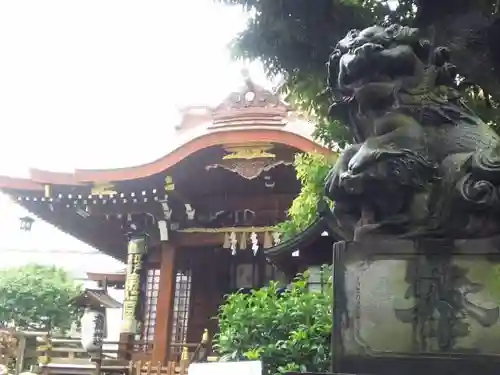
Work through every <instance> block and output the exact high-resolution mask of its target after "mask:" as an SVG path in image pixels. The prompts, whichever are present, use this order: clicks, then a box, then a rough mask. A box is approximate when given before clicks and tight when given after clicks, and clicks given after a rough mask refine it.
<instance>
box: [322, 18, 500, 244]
mask: <svg viewBox="0 0 500 375" xmlns="http://www.w3.org/2000/svg"><path fill="white" fill-rule="evenodd" d="M327 65H328V85H329V89H330V92H331V93H332V96H333V99H334V103H333V105H332V106H331V108H330V114H331V116H333V117H335V118H337V119H338V118H341V119H343V121H344V123H346V124H347V125H348V126H349V128H350V130H351V131H352V134H353V135H354V138H355V139H356V143H355V144H353V145H350V146H349V147H347V148H346V149H345V150H344V152H343V153H342V155H341V157H339V158H338V160H337V163H336V164H335V165H334V166H333V168H332V169H331V171H330V173H329V175H328V177H327V179H326V182H325V193H326V196H328V197H329V198H331V199H332V200H333V201H334V202H335V207H334V214H335V216H336V217H337V220H338V222H339V225H340V226H341V227H343V229H345V230H348V231H350V232H351V233H352V234H353V237H354V238H356V239H359V238H362V237H363V236H366V235H375V234H378V233H380V234H385V235H387V234H393V235H397V236H406V237H411V236H417V235H418V236H422V235H424V236H436V237H440V236H443V237H444V236H446V237H450V236H451V237H455V238H470V237H483V236H489V235H492V234H496V233H498V232H500V215H499V214H500V199H499V189H500V137H499V136H498V135H497V134H496V133H495V132H494V131H493V130H492V129H491V128H490V126H489V125H487V124H486V123H485V122H483V121H482V120H481V119H480V118H479V117H478V116H477V115H476V114H475V113H474V112H473V111H472V110H471V109H470V108H468V107H467V106H466V104H465V103H464V101H463V100H462V98H461V96H460V94H459V92H458V90H457V71H456V68H455V66H454V65H453V63H452V62H451V58H450V53H449V51H448V50H447V49H446V48H444V47H438V48H433V47H432V46H431V45H430V43H429V42H428V41H426V40H422V39H421V38H420V37H419V32H418V30H417V29H413V28H409V27H404V26H400V25H391V26H389V27H382V26H372V27H369V28H367V29H364V30H361V31H358V30H352V31H350V32H349V33H348V34H347V35H346V36H345V37H344V38H343V39H342V40H341V41H339V42H338V44H337V46H336V48H335V50H334V51H333V53H332V54H331V55H330V59H329V62H328V64H327Z"/></svg>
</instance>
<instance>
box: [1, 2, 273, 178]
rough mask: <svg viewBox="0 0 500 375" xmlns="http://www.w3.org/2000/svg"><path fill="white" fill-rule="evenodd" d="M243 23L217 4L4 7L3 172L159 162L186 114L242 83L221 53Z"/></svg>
mask: <svg viewBox="0 0 500 375" xmlns="http://www.w3.org/2000/svg"><path fill="white" fill-rule="evenodd" d="M245 22H246V15H245V14H243V13H242V11H241V9H240V8H239V7H224V6H222V5H219V4H216V3H214V2H213V1H212V0H175V1H174V0H148V1H139V0H135V1H127V0H105V1H102V0H85V1H80V0H79V1H76V0H43V1H40V0H33V1H26V0H16V1H0V53H1V57H0V124H1V126H2V130H3V131H4V133H3V140H4V142H2V147H1V148H0V160H4V162H2V163H1V164H0V174H10V175H12V174H14V175H19V176H22V175H24V174H25V173H26V170H27V169H28V168H29V167H38V168H45V169H51V170H63V171H71V170H73V169H74V168H108V167H120V166H129V165H134V164H138V163H144V162H149V161H151V160H153V159H155V158H158V157H161V156H163V155H164V150H165V148H166V147H165V145H166V144H167V143H168V142H169V139H170V135H171V134H172V132H173V127H174V125H175V124H176V123H177V122H178V121H179V118H178V113H177V111H178V108H179V106H184V105H188V104H201V103H203V104H205V103H206V104H215V103H217V101H218V100H220V99H222V97H223V96H224V94H226V93H228V91H229V90H231V89H233V88H235V87H236V86H237V85H238V84H240V83H241V75H240V72H241V64H238V63H235V62H231V60H230V56H229V51H228V49H227V48H226V47H227V44H228V43H229V41H230V40H231V39H232V38H233V37H234V36H235V35H236V34H237V33H238V32H239V31H241V30H242V29H243V28H244V25H245ZM251 71H252V76H253V78H254V79H255V80H256V81H258V82H259V83H263V82H262V81H265V78H263V77H264V75H263V72H262V69H260V66H259V65H258V64H254V65H253V66H252V69H251ZM7 140H8V141H7Z"/></svg>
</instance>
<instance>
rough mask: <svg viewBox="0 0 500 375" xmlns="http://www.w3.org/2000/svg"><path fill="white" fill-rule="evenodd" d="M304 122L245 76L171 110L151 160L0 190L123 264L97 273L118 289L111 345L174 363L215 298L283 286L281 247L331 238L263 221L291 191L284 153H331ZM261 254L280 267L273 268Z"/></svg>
mask: <svg viewBox="0 0 500 375" xmlns="http://www.w3.org/2000/svg"><path fill="white" fill-rule="evenodd" d="M313 129H314V125H313V124H312V123H310V122H308V121H307V120H306V119H304V118H302V117H301V116H299V115H298V114H296V113H294V112H293V111H292V110H291V109H290V107H289V106H288V105H287V104H286V103H285V102H283V101H282V100H281V99H280V98H279V96H277V95H275V94H273V93H272V92H270V91H268V90H265V89H263V88H261V87H258V86H257V85H255V84H254V83H253V82H251V81H250V80H247V81H246V83H245V85H244V87H242V89H241V90H239V91H236V92H233V93H231V94H230V95H229V96H228V97H227V98H226V99H225V100H224V101H223V102H222V103H221V104H220V105H218V106H216V107H215V108H209V107H201V106H197V107H190V108H186V109H185V110H183V113H182V121H181V122H180V124H179V125H178V126H177V127H176V128H175V134H174V136H173V137H172V139H171V141H170V142H169V143H168V146H167V149H166V150H165V152H164V154H165V156H163V157H162V158H160V159H158V160H155V161H152V162H150V163H148V164H144V165H139V166H132V167H124V168H119V169H108V170H85V169H78V170H75V171H74V172H72V173H59V172H51V171H45V170H38V169H32V170H30V176H29V178H27V179H21V178H12V177H6V176H5V177H0V189H1V190H2V191H3V192H4V193H6V194H8V195H9V196H10V197H11V198H12V199H14V200H15V201H17V202H18V203H19V204H21V205H22V206H23V207H25V208H26V209H28V210H29V211H30V212H31V213H32V214H33V215H35V216H37V217H39V218H41V219H43V220H46V221H48V222H49V223H51V224H53V225H55V226H56V227H58V228H59V229H61V230H62V231H64V232H66V233H69V234H71V235H73V236H74V237H76V238H78V239H80V240H82V241H84V242H86V243H88V244H89V245H91V246H93V247H95V248H96V249H98V250H100V251H102V252H104V253H106V254H108V255H110V256H113V257H115V258H117V259H119V260H122V261H124V262H125V263H126V264H127V269H126V271H124V272H123V273H122V274H116V275H107V276H106V280H107V282H109V283H110V284H113V283H116V284H120V283H124V285H125V297H124V303H123V318H122V326H121V337H120V341H122V340H123V341H124V342H132V341H133V340H140V341H141V342H143V343H145V344H143V345H138V346H137V349H136V350H137V353H136V357H137V359H147V360H152V361H155V362H156V361H160V362H163V363H166V362H169V361H178V360H179V358H180V354H181V349H182V345H184V344H189V343H198V342H199V341H200V337H201V336H202V333H203V332H204V331H205V329H207V330H208V332H210V335H213V334H214V333H215V332H217V321H216V320H214V319H212V317H214V316H215V315H216V314H217V311H218V307H219V305H220V304H221V303H222V302H223V299H224V295H226V294H228V293H231V292H234V291H237V290H239V289H242V288H256V287H260V286H263V285H265V284H266V283H268V282H269V281H270V280H282V281H287V280H285V279H286V278H287V277H290V275H293V274H294V272H296V271H298V270H300V265H299V264H298V263H297V264H295V265H294V263H293V261H291V259H292V253H291V250H296V249H298V248H299V247H300V246H319V247H322V248H323V247H325V246H330V245H331V242H332V238H331V236H321V234H322V233H323V231H324V230H325V228H326V227H325V225H324V223H323V222H322V221H321V220H319V221H316V222H314V223H313V224H312V225H311V227H310V228H308V230H306V231H305V232H304V234H302V235H300V236H298V237H297V238H295V239H292V240H290V241H287V243H286V244H283V243H282V241H281V235H280V233H279V231H277V230H276V227H275V226H276V224H277V223H279V222H281V221H283V220H285V218H286V212H287V210H288V208H289V207H290V205H291V203H292V201H293V199H294V198H295V197H296V196H297V194H298V193H299V190H300V184H299V182H298V181H297V178H296V174H295V170H294V168H293V165H292V164H293V160H294V155H295V154H297V153H302V152H316V153H321V154H325V155H330V154H331V151H330V150H329V149H327V148H325V147H323V146H321V145H320V144H318V143H317V142H315V141H314V140H313V138H312V132H313ZM35 225H36V224H35ZM325 241H326V242H325ZM323 242H325V244H324V243H323ZM326 243H327V244H326ZM266 251H267V252H268V254H271V255H272V256H273V257H274V258H275V259H276V260H277V262H278V263H280V264H282V265H283V267H279V268H276V267H273V266H272V265H271V264H270V263H269V262H268V260H267V259H266V258H267V255H266ZM300 256H302V254H300V255H299V257H298V259H300ZM314 262H316V263H317V262H318V261H317V259H316V260H313V263H314ZM299 263H300V262H299ZM302 263H303V262H302ZM287 267H288V269H287ZM92 278H93V279H95V280H100V278H103V277H101V276H99V275H93V276H92Z"/></svg>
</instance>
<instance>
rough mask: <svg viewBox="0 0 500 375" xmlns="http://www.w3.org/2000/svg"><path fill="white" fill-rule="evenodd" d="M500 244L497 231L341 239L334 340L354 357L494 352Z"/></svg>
mask: <svg viewBox="0 0 500 375" xmlns="http://www.w3.org/2000/svg"><path fill="white" fill-rule="evenodd" d="M499 250H500V237H493V238H487V239H480V240H455V241H443V240H423V241H422V240H418V241H413V240H395V239H392V240H391V239H389V240H374V241H370V242H347V243H339V244H336V245H335V248H334V251H336V252H337V257H336V262H337V264H336V267H335V268H336V275H335V278H334V283H335V286H336V290H335V292H336V293H337V294H338V295H336V298H337V299H336V309H338V311H337V315H336V318H335V319H336V321H335V322H334V326H336V327H337V329H339V328H340V330H341V334H340V340H338V342H337V343H336V345H340V348H341V352H342V353H343V355H344V356H356V357H357V356H360V357H388V356H389V357H398V356H422V355H434V356H443V357H446V358H449V356H450V355H452V356H453V355H467V356H468V355H490V356H496V355H497V353H500V340H499V339H498V338H499V337H500V319H499V317H500V308H499V306H500V283H499V282H498V276H497V275H498V273H497V272H498V270H500V252H499ZM339 255H340V256H339ZM339 270H340V271H339ZM338 299H340V300H338Z"/></svg>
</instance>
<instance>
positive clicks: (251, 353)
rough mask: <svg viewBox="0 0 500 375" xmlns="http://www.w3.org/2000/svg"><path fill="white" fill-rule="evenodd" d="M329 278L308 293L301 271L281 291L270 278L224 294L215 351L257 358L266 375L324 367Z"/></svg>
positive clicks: (328, 331)
mask: <svg viewBox="0 0 500 375" xmlns="http://www.w3.org/2000/svg"><path fill="white" fill-rule="evenodd" d="M325 270H326V269H325V268H323V272H325ZM330 281H331V279H330ZM330 281H329V282H328V283H327V286H326V287H325V288H324V290H323V293H317V292H309V291H308V289H307V273H306V274H303V275H299V276H298V277H297V278H296V279H295V280H294V281H293V282H292V283H291V284H290V286H289V287H288V288H287V289H286V290H285V291H283V289H282V288H280V285H278V283H276V282H271V283H270V285H269V286H268V287H264V288H261V289H258V290H254V291H252V292H251V293H250V294H242V293H235V294H232V295H229V296H228V297H227V300H226V302H225V303H224V304H223V305H222V306H221V307H220V311H219V315H218V320H219V328H220V331H219V334H217V335H216V337H215V339H214V343H215V345H214V349H215V351H216V352H217V353H218V354H219V355H220V356H222V357H223V358H225V359H227V360H242V359H246V360H262V362H263V364H264V373H265V374H269V375H273V374H280V373H284V372H288V371H301V372H327V371H328V369H329V366H330V361H331V349H330V342H331V329H332V286H331V282H330Z"/></svg>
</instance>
